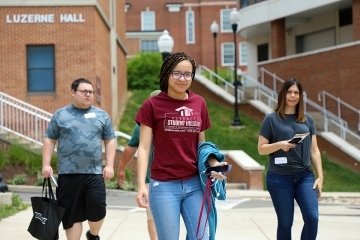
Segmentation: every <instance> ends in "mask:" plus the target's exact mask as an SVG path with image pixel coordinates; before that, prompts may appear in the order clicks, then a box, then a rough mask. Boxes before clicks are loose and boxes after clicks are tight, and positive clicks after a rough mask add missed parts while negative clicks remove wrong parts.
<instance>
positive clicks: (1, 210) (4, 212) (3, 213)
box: [0, 194, 28, 220]
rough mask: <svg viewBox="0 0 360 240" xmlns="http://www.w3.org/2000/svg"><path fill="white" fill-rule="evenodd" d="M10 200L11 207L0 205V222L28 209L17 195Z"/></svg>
mask: <svg viewBox="0 0 360 240" xmlns="http://www.w3.org/2000/svg"><path fill="white" fill-rule="evenodd" d="M11 200H12V204H11V205H0V220H1V219H4V218H6V217H9V216H11V215H14V214H15V213H17V212H19V211H22V210H25V209H26V208H27V207H28V206H27V205H26V204H25V203H24V202H23V201H22V199H21V198H20V196H19V195H17V194H13V196H12V198H11Z"/></svg>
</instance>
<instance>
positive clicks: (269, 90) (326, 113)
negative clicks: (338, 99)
mask: <svg viewBox="0 0 360 240" xmlns="http://www.w3.org/2000/svg"><path fill="white" fill-rule="evenodd" d="M266 75H269V77H270V78H271V81H272V82H271V83H270V84H268V85H266V84H265V76H266ZM283 82H284V80H283V79H281V78H280V77H278V76H277V75H276V74H274V73H272V72H270V71H268V70H267V69H265V68H263V67H261V68H259V84H258V87H257V94H256V97H257V99H256V100H261V96H265V97H267V98H268V100H267V102H268V105H269V106H273V104H276V102H277V91H278V89H277V88H278V87H279V86H280V85H281V84H282V83H283ZM269 85H271V87H269ZM326 94H327V93H326V92H325V91H324V92H321V93H320V94H319V96H322V95H326ZM329 95H330V94H329ZM326 96H327V95H326ZM324 102H325V100H323V106H320V105H319V104H317V103H315V102H314V101H312V100H311V99H309V98H308V97H307V96H306V93H305V94H304V104H305V112H307V108H306V106H307V105H309V106H311V107H312V108H314V109H316V110H317V111H319V112H320V113H322V115H323V118H324V123H323V126H324V130H325V131H328V129H329V122H331V123H332V124H334V125H335V126H336V127H338V128H339V129H340V137H341V138H342V139H344V140H346V139H347V136H348V135H351V136H352V137H353V138H356V139H357V141H360V136H359V134H356V133H354V132H353V131H351V130H350V129H349V127H348V123H347V121H345V120H344V119H342V118H341V114H339V113H338V114H334V113H332V112H331V111H330V110H328V109H326V104H325V103H324ZM269 103H271V104H269ZM341 104H343V105H344V106H346V107H349V108H350V109H352V110H355V112H357V113H359V112H358V110H356V109H355V108H353V107H352V106H351V107H350V105H349V104H345V103H344V102H343V101H342V103H341ZM359 116H360V113H359ZM359 128H360V120H359Z"/></svg>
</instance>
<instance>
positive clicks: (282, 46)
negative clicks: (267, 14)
mask: <svg viewBox="0 0 360 240" xmlns="http://www.w3.org/2000/svg"><path fill="white" fill-rule="evenodd" d="M270 43H271V58H272V59H275V58H279V57H284V56H286V41H285V18H282V19H278V20H275V21H272V22H271V39H270Z"/></svg>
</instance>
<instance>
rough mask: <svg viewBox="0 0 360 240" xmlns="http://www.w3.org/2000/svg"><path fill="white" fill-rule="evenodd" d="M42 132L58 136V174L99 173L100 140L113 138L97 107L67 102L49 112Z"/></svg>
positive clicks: (106, 116) (100, 167) (51, 136)
mask: <svg viewBox="0 0 360 240" xmlns="http://www.w3.org/2000/svg"><path fill="white" fill-rule="evenodd" d="M45 136H46V137H48V138H50V139H54V140H57V156H58V165H59V170H58V174H74V173H84V174H101V173H102V140H107V139H114V138H115V133H114V129H113V126H112V122H111V119H110V117H109V115H108V114H107V113H106V112H105V111H103V110H101V109H100V108H97V107H95V106H91V107H90V108H87V109H80V108H76V107H75V106H73V105H68V106H65V107H64V108H61V109H59V110H58V111H56V112H55V114H54V115H53V116H52V118H51V121H50V124H49V126H48V128H47V130H46V133H45Z"/></svg>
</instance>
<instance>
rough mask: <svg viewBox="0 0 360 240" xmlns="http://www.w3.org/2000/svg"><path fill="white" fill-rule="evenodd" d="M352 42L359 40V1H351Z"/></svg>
mask: <svg viewBox="0 0 360 240" xmlns="http://www.w3.org/2000/svg"><path fill="white" fill-rule="evenodd" d="M352 15H353V16H352V18H353V19H352V20H353V38H354V39H353V40H354V41H357V40H360V0H353V1H352Z"/></svg>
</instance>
